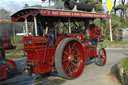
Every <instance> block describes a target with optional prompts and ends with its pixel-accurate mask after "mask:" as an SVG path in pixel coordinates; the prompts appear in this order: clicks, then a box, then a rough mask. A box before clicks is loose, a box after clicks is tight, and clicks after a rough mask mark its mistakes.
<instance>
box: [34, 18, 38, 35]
mask: <svg viewBox="0 0 128 85" xmlns="http://www.w3.org/2000/svg"><path fill="white" fill-rule="evenodd" d="M34 24H35V36H38V33H37V20H36V16H34Z"/></svg>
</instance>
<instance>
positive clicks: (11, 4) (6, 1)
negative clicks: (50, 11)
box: [0, 0, 128, 14]
mask: <svg viewBox="0 0 128 85" xmlns="http://www.w3.org/2000/svg"><path fill="white" fill-rule="evenodd" d="M106 1H107V0H103V7H104V9H105V11H107V8H106V6H105V3H106ZM111 1H112V2H114V0H111ZM126 1H127V2H128V0H126ZM118 3H119V0H117V4H118ZM25 4H28V5H30V6H31V5H43V6H47V5H48V3H47V2H45V3H42V0H0V8H5V9H6V10H8V11H11V14H12V13H14V12H16V11H17V10H19V9H22V8H23V7H24V6H25Z"/></svg>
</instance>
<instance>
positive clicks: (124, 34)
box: [121, 28, 128, 41]
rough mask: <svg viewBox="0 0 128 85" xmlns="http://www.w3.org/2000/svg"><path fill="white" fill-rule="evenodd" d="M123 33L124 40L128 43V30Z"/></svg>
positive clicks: (123, 30)
mask: <svg viewBox="0 0 128 85" xmlns="http://www.w3.org/2000/svg"><path fill="white" fill-rule="evenodd" d="M121 32H122V40H123V41H128V28H126V29H122V30H121Z"/></svg>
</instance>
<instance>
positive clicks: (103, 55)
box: [98, 48, 107, 66]
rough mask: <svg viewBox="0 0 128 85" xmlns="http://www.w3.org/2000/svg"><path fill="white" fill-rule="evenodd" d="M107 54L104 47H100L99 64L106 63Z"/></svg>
mask: <svg viewBox="0 0 128 85" xmlns="http://www.w3.org/2000/svg"><path fill="white" fill-rule="evenodd" d="M106 60H107V56H106V51H105V49H104V48H101V49H99V52H98V64H99V65H100V66H104V65H105V64H106Z"/></svg>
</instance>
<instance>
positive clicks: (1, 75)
mask: <svg viewBox="0 0 128 85" xmlns="http://www.w3.org/2000/svg"><path fill="white" fill-rule="evenodd" d="M6 78H7V68H6V65H5V64H3V65H0V80H2V79H6Z"/></svg>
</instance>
